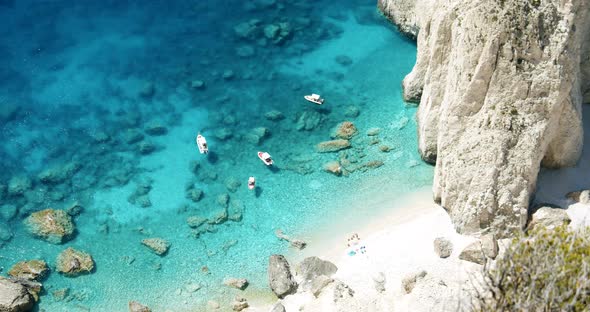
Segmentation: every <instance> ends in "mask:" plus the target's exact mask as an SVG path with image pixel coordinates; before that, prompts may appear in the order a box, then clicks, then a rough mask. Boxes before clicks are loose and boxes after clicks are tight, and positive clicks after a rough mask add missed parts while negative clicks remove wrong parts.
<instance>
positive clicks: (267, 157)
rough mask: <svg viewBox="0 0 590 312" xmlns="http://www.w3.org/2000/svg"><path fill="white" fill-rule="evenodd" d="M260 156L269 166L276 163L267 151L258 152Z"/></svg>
mask: <svg viewBox="0 0 590 312" xmlns="http://www.w3.org/2000/svg"><path fill="white" fill-rule="evenodd" d="M258 158H260V160H262V162H263V163H264V164H265V165H267V166H270V165H272V164H273V163H274V161H273V160H272V158H271V157H270V154H269V153H267V152H258Z"/></svg>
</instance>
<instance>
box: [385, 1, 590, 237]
mask: <svg viewBox="0 0 590 312" xmlns="http://www.w3.org/2000/svg"><path fill="white" fill-rule="evenodd" d="M379 3H380V4H379V6H380V8H381V9H382V10H384V11H385V12H386V14H387V15H388V16H390V17H391V18H392V20H394V21H395V22H398V23H400V28H402V29H404V28H408V27H409V28H412V27H413V25H415V26H416V27H417V28H419V29H420V32H419V34H418V56H417V61H416V65H415V66H414V69H413V70H412V72H411V73H410V74H409V75H408V76H407V77H406V78H405V79H404V81H403V86H404V97H405V98H406V99H407V100H409V101H416V102H418V101H419V102H420V106H419V109H418V112H417V119H418V136H419V150H420V153H421V155H422V158H423V159H424V160H426V161H428V162H431V163H436V169H435V177H434V186H433V189H434V197H435V200H436V201H437V202H439V203H440V204H441V205H442V206H443V207H444V208H445V209H447V210H448V212H449V214H450V216H451V218H452V219H453V222H454V224H455V227H456V228H457V230H458V231H459V232H461V233H476V232H481V231H482V230H483V231H487V230H488V229H491V230H492V231H494V232H498V233H505V232H507V231H512V230H515V229H520V228H522V227H524V226H525V223H526V220H527V209H528V205H529V202H530V201H531V199H532V196H533V194H534V191H535V186H536V181H537V175H538V172H539V169H540V167H541V166H544V167H547V168H561V167H566V166H572V165H574V164H575V163H576V161H577V160H578V158H579V156H580V153H581V150H582V149H581V147H582V119H581V105H582V103H583V102H588V100H589V99H590V97H589V94H590V88H589V87H590V79H588V78H589V77H590V60H589V59H588V56H589V55H590V53H589V49H588V44H587V42H588V39H589V37H590V32H589V31H588V30H589V29H590V27H589V26H590V24H589V21H590V14H589V10H590V8H589V7H590V4H589V3H588V2H587V1H583V0H567V1H562V2H555V1H553V2H550V1H517V0H503V1H484V0H478V1H466V0H452V1H439V0H430V1H427V0H414V1H411V0H380V1H379ZM415 12H419V15H418V14H416V13H415Z"/></svg>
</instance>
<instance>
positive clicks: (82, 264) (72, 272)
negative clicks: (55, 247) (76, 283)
mask: <svg viewBox="0 0 590 312" xmlns="http://www.w3.org/2000/svg"><path fill="white" fill-rule="evenodd" d="M56 269H57V271H58V272H60V273H62V274H64V275H65V276H68V277H75V276H78V275H82V274H88V273H91V272H92V270H94V260H93V259H92V256H90V254H87V253H85V252H83V251H79V250H76V249H74V248H71V247H70V248H68V249H66V250H64V251H62V252H61V253H60V254H59V255H58V256H57V264H56Z"/></svg>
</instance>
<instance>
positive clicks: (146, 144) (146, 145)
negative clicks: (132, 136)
mask: <svg viewBox="0 0 590 312" xmlns="http://www.w3.org/2000/svg"><path fill="white" fill-rule="evenodd" d="M137 148H138V150H139V153H141V154H142V155H148V154H151V153H152V152H154V151H155V150H156V145H155V144H154V143H152V142H150V141H143V142H140V143H139V145H138V146H137Z"/></svg>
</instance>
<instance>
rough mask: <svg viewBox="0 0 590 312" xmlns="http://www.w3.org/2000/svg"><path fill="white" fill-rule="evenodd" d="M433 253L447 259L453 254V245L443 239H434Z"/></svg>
mask: <svg viewBox="0 0 590 312" xmlns="http://www.w3.org/2000/svg"><path fill="white" fill-rule="evenodd" d="M434 252H435V253H436V255H437V256H439V257H441V258H448V257H449V256H450V255H451V253H452V252H453V243H452V242H451V241H450V240H448V239H446V238H444V237H437V238H435V239H434Z"/></svg>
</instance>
